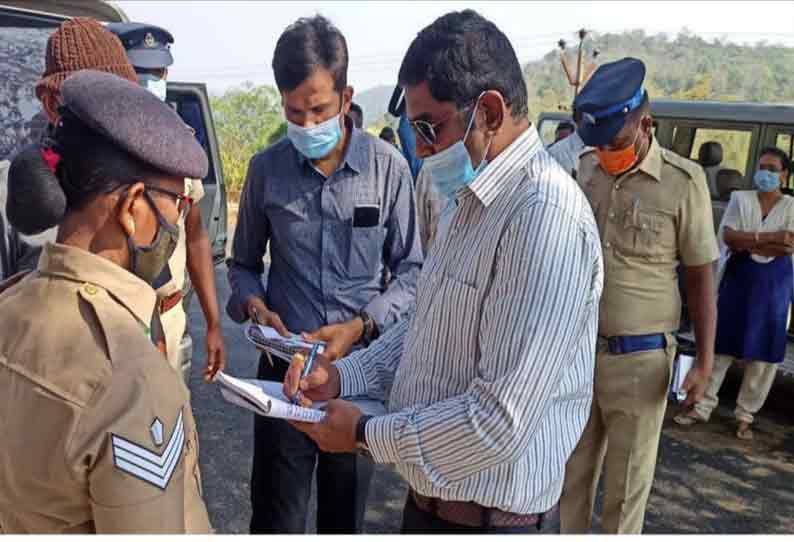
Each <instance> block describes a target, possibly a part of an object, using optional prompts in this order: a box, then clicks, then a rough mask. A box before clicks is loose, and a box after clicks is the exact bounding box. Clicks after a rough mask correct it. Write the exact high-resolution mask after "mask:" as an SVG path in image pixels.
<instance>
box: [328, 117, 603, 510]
mask: <svg viewBox="0 0 794 542" xmlns="http://www.w3.org/2000/svg"><path fill="white" fill-rule="evenodd" d="M457 199H458V207H457V209H456V210H455V211H454V214H453V215H452V217H451V219H450V221H449V225H448V229H447V232H446V234H444V235H443V236H442V237H440V238H439V239H438V240H437V241H436V244H434V245H433V249H432V250H431V251H430V255H429V259H428V260H427V261H426V262H425V266H424V268H423V269H422V274H421V276H420V279H419V285H418V291H417V298H416V305H415V308H414V314H413V317H412V318H410V319H407V320H403V321H401V322H400V323H398V324H396V325H395V326H394V327H393V328H392V329H390V330H389V331H388V332H387V333H386V334H384V335H383V336H382V337H381V338H380V339H379V340H378V341H376V342H375V343H373V345H371V346H370V348H368V349H366V350H362V351H360V352H356V353H354V354H352V355H350V356H348V357H347V358H345V359H343V360H341V361H339V362H338V363H337V366H338V367H339V370H340V375H341V378H342V396H351V395H359V394H369V395H371V396H376V397H378V396H379V397H384V396H385V394H386V389H387V388H388V386H389V385H392V389H391V394H390V397H389V410H390V412H391V413H390V414H388V415H386V416H381V417H376V418H373V419H372V420H370V422H369V423H368V424H367V429H366V439H367V444H368V445H369V447H370V450H371V452H372V454H373V457H374V458H375V460H376V461H377V462H380V463H395V464H396V467H397V469H398V471H399V472H400V473H401V474H402V475H403V476H404V477H405V478H406V479H407V480H408V483H409V484H410V485H411V487H412V488H413V489H414V490H416V491H417V492H418V493H420V494H422V495H427V496H431V497H438V498H441V499H444V500H454V501H474V502H476V503H479V504H481V505H483V506H487V507H495V508H499V509H502V510H506V511H510V512H515V513H520V514H527V513H536V512H544V511H546V510H548V509H550V508H551V507H552V506H554V504H556V502H557V501H558V500H559V497H560V493H561V491H562V483H563V478H564V470H565V463H566V461H567V459H568V457H569V455H570V454H571V452H572V451H573V448H574V446H575V445H576V443H577V441H578V440H579V437H580V436H581V433H582V431H583V429H584V426H585V423H586V422H587V418H588V415H589V412H590V403H591V400H592V393H593V370H594V363H595V346H596V336H597V329H598V302H599V298H600V295H601V288H602V284H603V266H602V261H601V250H600V244H599V237H598V230H597V228H596V223H595V220H594V218H593V214H592V211H591V209H590V205H589V204H588V203H587V200H586V199H585V197H584V195H583V194H582V192H581V190H580V189H579V188H578V186H577V185H576V183H575V182H574V181H573V180H572V179H571V178H570V177H569V176H568V174H566V173H565V172H564V171H563V169H562V168H561V167H560V166H559V165H558V164H557V163H556V162H555V161H554V159H553V158H552V157H551V156H550V155H549V154H548V153H547V152H546V151H545V150H544V149H543V148H542V144H541V142H540V139H539V137H538V135H537V132H536V131H535V129H534V128H532V127H531V128H529V129H528V130H526V132H524V133H523V134H522V135H521V136H520V137H519V138H518V139H517V140H516V141H514V142H513V143H512V144H511V145H510V146H509V147H508V148H507V149H505V150H504V151H503V152H502V153H500V154H499V156H497V157H496V159H495V160H494V161H493V162H492V163H491V164H489V165H488V167H487V168H486V169H485V170H484V171H483V173H482V174H481V175H480V176H479V177H478V178H477V179H476V180H475V181H474V182H473V183H472V184H471V185H469V186H468V187H466V188H463V189H461V190H460V191H459V192H458V194H457Z"/></svg>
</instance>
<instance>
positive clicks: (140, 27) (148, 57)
mask: <svg viewBox="0 0 794 542" xmlns="http://www.w3.org/2000/svg"><path fill="white" fill-rule="evenodd" d="M107 29H108V30H110V31H111V32H113V33H114V34H116V35H117V36H118V37H119V39H120V40H121V43H122V45H124V48H125V49H126V50H127V58H129V60H130V64H132V65H133V66H134V67H135V68H142V69H148V70H156V69H161V68H167V67H168V66H170V65H171V64H173V63H174V57H173V56H171V44H172V43H174V36H172V35H171V33H170V32H169V31H168V30H166V29H164V28H160V27H159V26H154V25H151V24H144V23H110V24H108V25H107Z"/></svg>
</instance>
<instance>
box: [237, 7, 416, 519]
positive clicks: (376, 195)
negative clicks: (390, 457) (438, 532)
mask: <svg viewBox="0 0 794 542" xmlns="http://www.w3.org/2000/svg"><path fill="white" fill-rule="evenodd" d="M347 64H348V55H347V45H346V42H345V39H344V37H343V36H342V34H341V33H340V32H339V30H337V29H336V28H335V27H334V26H333V25H332V24H331V23H330V22H329V21H328V20H326V19H325V18H323V17H321V16H317V17H313V18H310V19H300V20H298V21H297V22H296V23H295V24H293V25H291V26H290V27H288V28H287V30H286V31H285V32H284V33H283V34H282V36H281V37H280V38H279V40H278V43H277V45H276V50H275V54H274V58H273V71H274V73H275V76H276V84H277V86H278V88H279V91H280V92H281V96H282V100H283V104H284V113H285V115H286V118H287V137H286V138H284V139H282V140H280V141H278V142H277V143H275V144H273V145H272V146H271V147H269V148H267V149H266V150H264V151H262V152H260V153H259V154H257V155H256V156H254V157H253V159H252V160H251V163H250V164H249V168H248V178H247V180H246V185H245V188H244V189H243V194H242V199H241V201H240V212H239V217H238V222H237V229H236V231H235V238H234V245H233V249H232V250H233V256H232V258H231V260H230V261H229V281H230V283H231V286H232V292H233V295H232V299H231V300H230V302H229V307H228V311H229V314H230V315H231V316H232V318H234V319H235V320H237V321H240V322H242V321H245V320H246V319H247V318H248V317H250V316H253V315H254V314H255V313H256V314H257V315H258V318H259V320H260V321H261V322H262V323H263V324H267V325H270V326H272V327H274V328H275V329H276V330H278V331H279V332H280V333H282V334H287V333H288V332H294V333H297V332H303V333H307V334H308V336H309V338H311V339H321V340H324V341H327V347H326V356H327V357H328V358H329V359H331V360H335V359H338V358H339V357H342V356H344V355H346V354H347V353H348V352H350V351H351V350H352V349H354V348H355V347H357V346H366V345H368V344H369V342H370V341H371V340H373V339H374V338H375V337H376V336H377V335H378V334H380V333H382V332H384V331H385V330H386V329H388V328H389V327H390V326H392V325H393V324H394V323H396V322H397V321H398V320H399V319H400V318H401V317H402V315H403V314H404V313H405V312H406V311H407V310H408V309H409V307H410V306H411V304H412V303H413V300H414V294H415V289H416V281H417V277H418V274H419V270H420V267H421V263H422V252H421V246H420V242H419V235H418V230H417V225H416V207H415V201H414V192H413V182H412V178H411V172H410V169H409V168H408V164H407V163H406V162H405V159H404V158H403V157H402V156H401V155H400V153H399V151H398V150H396V149H395V148H394V147H392V146H391V145H389V144H387V143H385V142H383V141H380V140H378V139H376V138H373V137H370V136H368V135H366V134H365V133H363V132H361V131H359V130H356V129H355V128H354V127H353V125H352V122H351V121H350V120H349V118H348V117H347V113H348V112H349V109H350V104H351V100H352V97H353V89H352V87H350V86H348V85H347ZM268 249H269V252H270V259H271V264H270V268H269V271H268V280H267V287H266V289H265V288H264V287H263V285H262V281H261V278H262V273H263V272H264V265H263V261H262V258H263V256H264V255H265V253H266V251H267V250H268ZM286 370H287V364H286V363H283V364H282V363H281V362H279V361H276V365H275V366H271V365H270V364H269V362H268V361H266V360H264V359H262V360H260V365H259V378H262V379H267V380H276V381H282V380H283V379H284V375H285V373H286ZM316 459H317V501H318V505H317V531H318V532H319V533H350V532H356V531H359V530H360V527H361V523H362V520H363V515H364V507H365V504H366V494H367V486H368V484H369V478H370V477H371V473H372V465H371V463H369V462H368V460H366V459H364V458H361V457H357V456H356V455H354V454H336V455H334V454H325V453H319V458H318V449H317V446H316V445H315V444H314V443H313V442H312V441H311V440H310V439H309V438H307V437H306V436H304V435H303V434H301V433H300V432H298V431H297V430H295V429H294V428H292V427H291V426H290V425H289V424H287V423H286V422H284V421H279V420H272V419H266V418H262V417H257V418H256V422H255V451H254V466H253V473H252V477H251V500H252V507H253V515H252V519H251V532H252V533H263V532H278V533H303V532H304V531H305V526H306V515H307V506H308V500H309V495H310V488H311V479H312V472H313V470H314V465H315V460H316Z"/></svg>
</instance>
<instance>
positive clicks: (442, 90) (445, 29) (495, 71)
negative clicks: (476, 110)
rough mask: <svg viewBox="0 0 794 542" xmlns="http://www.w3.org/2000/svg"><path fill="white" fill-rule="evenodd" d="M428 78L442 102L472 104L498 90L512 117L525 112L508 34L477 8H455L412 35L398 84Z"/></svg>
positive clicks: (460, 106)
mask: <svg viewBox="0 0 794 542" xmlns="http://www.w3.org/2000/svg"><path fill="white" fill-rule="evenodd" d="M423 81H427V84H428V86H429V87H430V94H431V95H432V96H433V98H434V99H436V100H438V101H440V102H450V101H451V102H455V105H456V106H457V107H458V109H463V108H464V107H466V106H468V105H470V104H471V103H472V102H474V101H475V100H476V99H477V97H478V96H479V95H480V94H481V93H482V92H483V91H486V90H498V91H499V92H500V93H501V94H502V96H503V97H504V99H505V102H506V103H507V105H508V107H510V110H511V112H512V116H513V118H515V119H518V118H521V117H526V116H527V115H528V108H527V86H526V83H525V82H524V74H523V73H522V71H521V65H520V64H519V62H518V57H517V56H516V53H515V51H514V50H513V46H512V45H511V44H510V41H509V40H508V39H507V36H505V35H504V33H503V32H502V31H501V30H499V28H497V26H496V25H495V24H494V23H492V22H491V21H489V20H487V19H486V18H484V17H483V16H481V15H480V14H479V13H477V12H476V11H473V10H470V9H467V10H464V11H453V12H452V13H447V14H446V15H443V16H442V17H440V18H438V19H436V20H435V21H434V22H433V23H432V24H431V25H430V26H428V27H425V28H424V29H423V30H422V31H421V32H419V34H418V35H417V36H416V38H415V39H414V41H413V42H412V43H411V45H410V47H408V52H407V53H405V58H404V59H403V62H402V65H401V66H400V74H399V82H400V85H401V86H402V87H406V86H415V85H418V84H420V83H422V82H423Z"/></svg>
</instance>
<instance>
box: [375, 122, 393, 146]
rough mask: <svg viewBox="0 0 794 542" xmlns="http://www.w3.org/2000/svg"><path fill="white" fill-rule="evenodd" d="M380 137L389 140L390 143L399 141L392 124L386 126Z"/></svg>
mask: <svg viewBox="0 0 794 542" xmlns="http://www.w3.org/2000/svg"><path fill="white" fill-rule="evenodd" d="M378 137H379V138H381V139H383V140H386V141H388V142H389V143H394V142H396V141H397V134H395V133H394V128H392V127H391V126H384V127H383V129H382V130H381V131H380V135H378Z"/></svg>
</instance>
